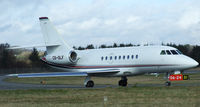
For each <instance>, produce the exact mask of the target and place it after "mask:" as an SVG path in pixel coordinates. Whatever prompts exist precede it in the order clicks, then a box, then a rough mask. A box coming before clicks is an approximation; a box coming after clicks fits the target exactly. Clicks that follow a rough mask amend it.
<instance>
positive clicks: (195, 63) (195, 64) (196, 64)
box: [190, 59, 199, 67]
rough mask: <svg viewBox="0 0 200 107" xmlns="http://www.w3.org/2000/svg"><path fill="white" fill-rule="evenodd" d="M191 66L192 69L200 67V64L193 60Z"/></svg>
mask: <svg viewBox="0 0 200 107" xmlns="http://www.w3.org/2000/svg"><path fill="white" fill-rule="evenodd" d="M190 65H191V67H196V66H198V65H199V63H198V62H197V61H195V60H194V59H191V61H190Z"/></svg>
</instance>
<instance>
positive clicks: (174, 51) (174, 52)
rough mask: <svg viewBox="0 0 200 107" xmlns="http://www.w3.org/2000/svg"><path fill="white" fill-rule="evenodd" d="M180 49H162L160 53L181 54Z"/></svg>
mask: <svg viewBox="0 0 200 107" xmlns="http://www.w3.org/2000/svg"><path fill="white" fill-rule="evenodd" d="M181 54H182V53H181V51H179V50H161V52H160V55H181Z"/></svg>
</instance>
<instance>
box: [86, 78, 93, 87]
mask: <svg viewBox="0 0 200 107" xmlns="http://www.w3.org/2000/svg"><path fill="white" fill-rule="evenodd" d="M86 87H94V82H93V81H92V80H90V81H88V82H87V84H86Z"/></svg>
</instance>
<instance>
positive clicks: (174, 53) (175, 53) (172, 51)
mask: <svg viewBox="0 0 200 107" xmlns="http://www.w3.org/2000/svg"><path fill="white" fill-rule="evenodd" d="M170 51H171V53H172V54H173V55H178V53H177V52H176V51H175V50H170Z"/></svg>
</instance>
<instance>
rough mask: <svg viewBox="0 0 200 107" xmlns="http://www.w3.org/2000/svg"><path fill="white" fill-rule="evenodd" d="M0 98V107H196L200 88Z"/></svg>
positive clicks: (39, 93) (82, 91) (43, 93)
mask: <svg viewBox="0 0 200 107" xmlns="http://www.w3.org/2000/svg"><path fill="white" fill-rule="evenodd" d="M0 96H1V97H0V106H2V107H13V106H15V107H18V106H20V107H21V106H24V107H27V106H28V107H47V106H48V107H51V106H52V107H55V106H56V107H63V106H65V107H77V106H79V107H102V106H106V107H132V106H136V107H140V106H141V107H143V106H148V107H161V106H162V107H199V105H200V87H129V88H104V89H55V90H12V91H11V90H9V91H0ZM105 98H106V99H107V100H106V101H104V99H105Z"/></svg>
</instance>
